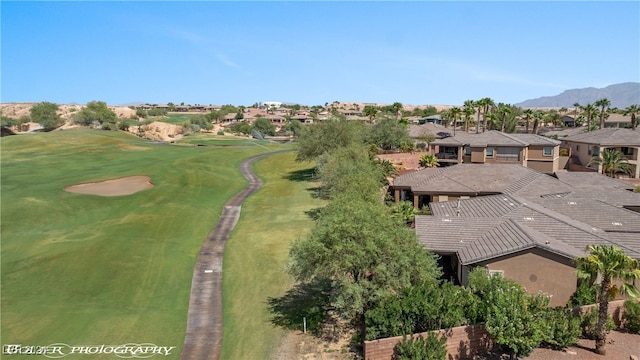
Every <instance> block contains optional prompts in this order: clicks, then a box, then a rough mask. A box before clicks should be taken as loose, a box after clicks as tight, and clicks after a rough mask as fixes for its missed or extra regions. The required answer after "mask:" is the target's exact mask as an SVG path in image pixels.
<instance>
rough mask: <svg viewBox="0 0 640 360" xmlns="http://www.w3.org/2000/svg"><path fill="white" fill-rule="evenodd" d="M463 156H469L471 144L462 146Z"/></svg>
mask: <svg viewBox="0 0 640 360" xmlns="http://www.w3.org/2000/svg"><path fill="white" fill-rule="evenodd" d="M464 156H471V146H466V147H465V148H464Z"/></svg>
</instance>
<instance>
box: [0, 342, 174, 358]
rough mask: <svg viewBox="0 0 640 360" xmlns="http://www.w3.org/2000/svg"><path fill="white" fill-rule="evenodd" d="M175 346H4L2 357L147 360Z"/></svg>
mask: <svg viewBox="0 0 640 360" xmlns="http://www.w3.org/2000/svg"><path fill="white" fill-rule="evenodd" d="M175 348H176V347H175V346H158V345H156V344H148V343H145V344H122V345H68V344H64V343H56V344H50V345H22V344H5V345H2V355H40V356H45V357H48V358H49V359H59V358H63V357H65V356H68V355H98V354H104V355H114V356H116V357H119V358H121V359H146V358H150V357H152V356H156V355H160V356H168V355H170V354H171V351H173V350H174V349H175Z"/></svg>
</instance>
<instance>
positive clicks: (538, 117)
mask: <svg viewBox="0 0 640 360" xmlns="http://www.w3.org/2000/svg"><path fill="white" fill-rule="evenodd" d="M541 122H544V113H543V112H542V111H540V110H537V111H536V112H534V113H533V130H532V131H531V132H532V133H533V134H535V135H538V126H540V123H541Z"/></svg>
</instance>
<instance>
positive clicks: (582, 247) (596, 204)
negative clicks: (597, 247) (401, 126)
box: [394, 164, 640, 306]
mask: <svg viewBox="0 0 640 360" xmlns="http://www.w3.org/2000/svg"><path fill="white" fill-rule="evenodd" d="M458 167H462V169H461V170H458V171H457V172H456V171H454V172H451V170H452V169H455V168H458ZM495 167H504V168H502V169H499V170H498V171H493V172H488V171H486V169H488V168H495ZM517 167H520V169H519V170H518V169H517ZM439 171H440V173H439V174H438V175H435V174H433V172H426V173H424V174H422V175H420V176H415V175H414V179H413V180H414V182H415V184H416V185H418V184H420V185H419V186H422V187H423V188H422V190H424V191H428V190H427V187H428V184H432V185H433V189H434V190H435V189H436V188H437V187H438V186H440V187H444V185H445V184H446V183H450V184H451V186H450V194H453V193H454V192H456V191H459V189H464V188H467V189H475V190H476V193H477V194H478V195H477V197H469V198H465V197H463V196H459V197H457V199H456V200H455V201H445V202H442V201H438V202H436V201H434V202H431V203H430V204H429V208H430V210H431V213H432V214H433V215H432V216H426V215H419V216H416V227H415V231H416V234H417V236H418V239H419V241H420V242H421V243H422V244H424V245H425V247H426V248H427V249H429V250H430V251H433V252H434V253H436V254H438V255H440V256H441V258H442V263H444V264H445V265H446V268H447V269H446V271H445V272H446V273H448V274H449V275H450V276H451V279H452V280H453V281H455V282H456V283H460V284H463V285H466V284H467V281H468V274H469V272H470V271H471V270H472V269H473V268H474V267H483V268H485V269H487V270H488V271H489V273H493V274H500V275H502V276H504V277H505V278H508V279H511V280H514V281H516V282H518V283H519V284H521V285H523V286H524V287H525V288H526V289H527V292H528V293H530V294H540V293H542V294H547V295H549V296H551V305H552V306H561V305H564V304H566V302H567V301H568V300H569V298H570V297H571V295H572V294H573V293H574V292H575V290H576V285H577V278H576V270H575V263H574V261H573V260H574V259H575V258H576V257H580V256H585V255H586V248H587V246H588V245H590V244H606V245H617V246H620V247H621V248H622V249H623V250H624V251H625V252H626V253H627V254H628V255H629V256H632V257H634V258H636V259H640V241H638V239H639V238H638V234H640V212H638V211H637V210H638V209H640V194H637V193H633V192H630V191H629V186H628V185H626V184H624V183H622V182H620V181H617V180H613V179H610V178H607V177H604V176H602V175H600V174H595V173H566V172H559V173H558V174H557V177H556V176H551V175H547V174H544V173H540V172H537V171H535V170H532V169H527V168H524V167H522V166H518V165H491V166H490V165H480V164H477V165H476V164H467V165H465V164H461V165H456V166H452V167H448V168H443V169H439ZM419 173H422V171H419V172H416V173H414V174H419ZM465 174H466V176H464V175H465ZM440 177H442V178H443V179H441V180H439V179H438V178H440ZM418 178H422V180H423V181H420V180H418ZM576 183H577V185H574V184H576ZM394 184H395V181H394ZM596 188H597V189H598V191H595V192H594V191H593V189H596ZM439 191H441V192H443V191H445V190H444V189H442V190H439ZM491 192H493V194H491ZM482 195H484V196H482ZM438 200H442V199H438ZM449 200H451V198H449ZM634 208H635V209H637V210H636V211H634Z"/></svg>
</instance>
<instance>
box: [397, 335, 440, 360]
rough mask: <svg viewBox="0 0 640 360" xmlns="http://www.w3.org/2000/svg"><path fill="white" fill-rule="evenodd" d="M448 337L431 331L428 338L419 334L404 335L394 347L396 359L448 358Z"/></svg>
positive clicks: (426, 359)
mask: <svg viewBox="0 0 640 360" xmlns="http://www.w3.org/2000/svg"><path fill="white" fill-rule="evenodd" d="M446 343H447V338H446V337H445V336H444V335H443V336H441V337H438V335H436V334H435V333H433V332H430V333H429V334H428V335H427V337H426V338H424V337H422V335H419V336H417V337H412V338H407V337H406V336H405V337H403V339H402V342H400V343H398V345H396V347H395V349H394V354H393V359H394V360H445V359H446V358H447V347H446Z"/></svg>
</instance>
